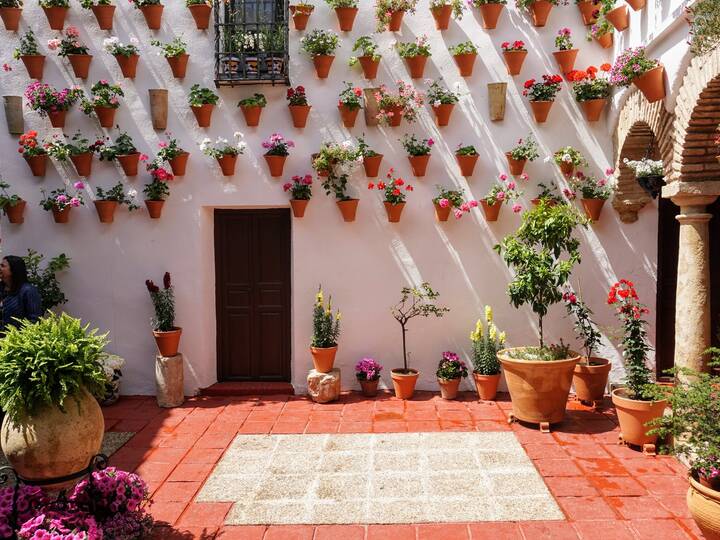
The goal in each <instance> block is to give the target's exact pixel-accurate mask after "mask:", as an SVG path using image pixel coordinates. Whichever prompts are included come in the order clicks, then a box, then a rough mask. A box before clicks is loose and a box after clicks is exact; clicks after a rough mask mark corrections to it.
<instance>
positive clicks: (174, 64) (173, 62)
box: [150, 37, 190, 79]
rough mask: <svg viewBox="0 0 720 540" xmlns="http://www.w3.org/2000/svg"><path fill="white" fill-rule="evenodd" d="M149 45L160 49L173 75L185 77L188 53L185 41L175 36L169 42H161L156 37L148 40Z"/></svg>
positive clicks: (179, 77) (180, 77)
mask: <svg viewBox="0 0 720 540" xmlns="http://www.w3.org/2000/svg"><path fill="white" fill-rule="evenodd" d="M150 45H153V46H154V47H158V48H159V49H160V51H161V52H162V55H163V56H164V57H165V60H167V63H168V64H169V65H170V70H171V71H172V74H173V77H176V78H178V79H184V78H185V72H186V71H187V65H188V60H189V59H190V55H189V54H188V53H187V43H185V41H183V39H182V38H181V37H176V38H175V39H173V40H172V41H170V42H169V43H163V42H161V41H160V40H158V39H153V40H151V41H150Z"/></svg>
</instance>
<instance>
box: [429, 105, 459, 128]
mask: <svg viewBox="0 0 720 540" xmlns="http://www.w3.org/2000/svg"><path fill="white" fill-rule="evenodd" d="M454 108H455V105H454V104H453V103H443V104H440V105H438V106H435V105H433V106H432V110H433V112H434V113H435V123H436V124H437V125H438V126H447V125H448V124H449V123H450V115H451V114H452V112H453V109H454Z"/></svg>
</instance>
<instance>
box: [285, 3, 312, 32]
mask: <svg viewBox="0 0 720 540" xmlns="http://www.w3.org/2000/svg"><path fill="white" fill-rule="evenodd" d="M313 9H315V6H304V7H302V8H301V9H298V6H290V14H291V15H292V20H293V25H294V26H295V30H305V28H307V23H308V19H309V18H310V14H311V13H312V12H313Z"/></svg>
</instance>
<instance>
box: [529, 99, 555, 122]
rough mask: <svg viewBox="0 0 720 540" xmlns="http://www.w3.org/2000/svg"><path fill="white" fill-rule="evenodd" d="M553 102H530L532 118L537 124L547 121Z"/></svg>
mask: <svg viewBox="0 0 720 540" xmlns="http://www.w3.org/2000/svg"><path fill="white" fill-rule="evenodd" d="M553 103H555V102H554V101H531V102H530V107H531V108H532V112H533V116H534V117H535V121H536V122H537V123H538V124H542V123H544V122H546V121H547V117H548V114H550V109H552V106H553Z"/></svg>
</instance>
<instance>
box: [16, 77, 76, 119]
mask: <svg viewBox="0 0 720 540" xmlns="http://www.w3.org/2000/svg"><path fill="white" fill-rule="evenodd" d="M82 96H83V91H82V90H80V89H79V88H73V89H70V88H63V89H62V90H56V89H55V88H53V87H52V86H50V85H49V84H43V83H41V82H37V81H36V82H34V83H30V84H29V85H28V87H27V88H26V89H25V99H27V101H28V107H29V108H30V109H32V110H34V111H37V112H38V113H39V114H40V116H47V117H48V118H49V119H50V124H51V125H52V127H59V128H61V127H65V115H66V114H67V112H68V110H70V108H71V107H72V106H73V105H74V104H75V103H76V102H77V101H78V100H79V99H81V98H82Z"/></svg>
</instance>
